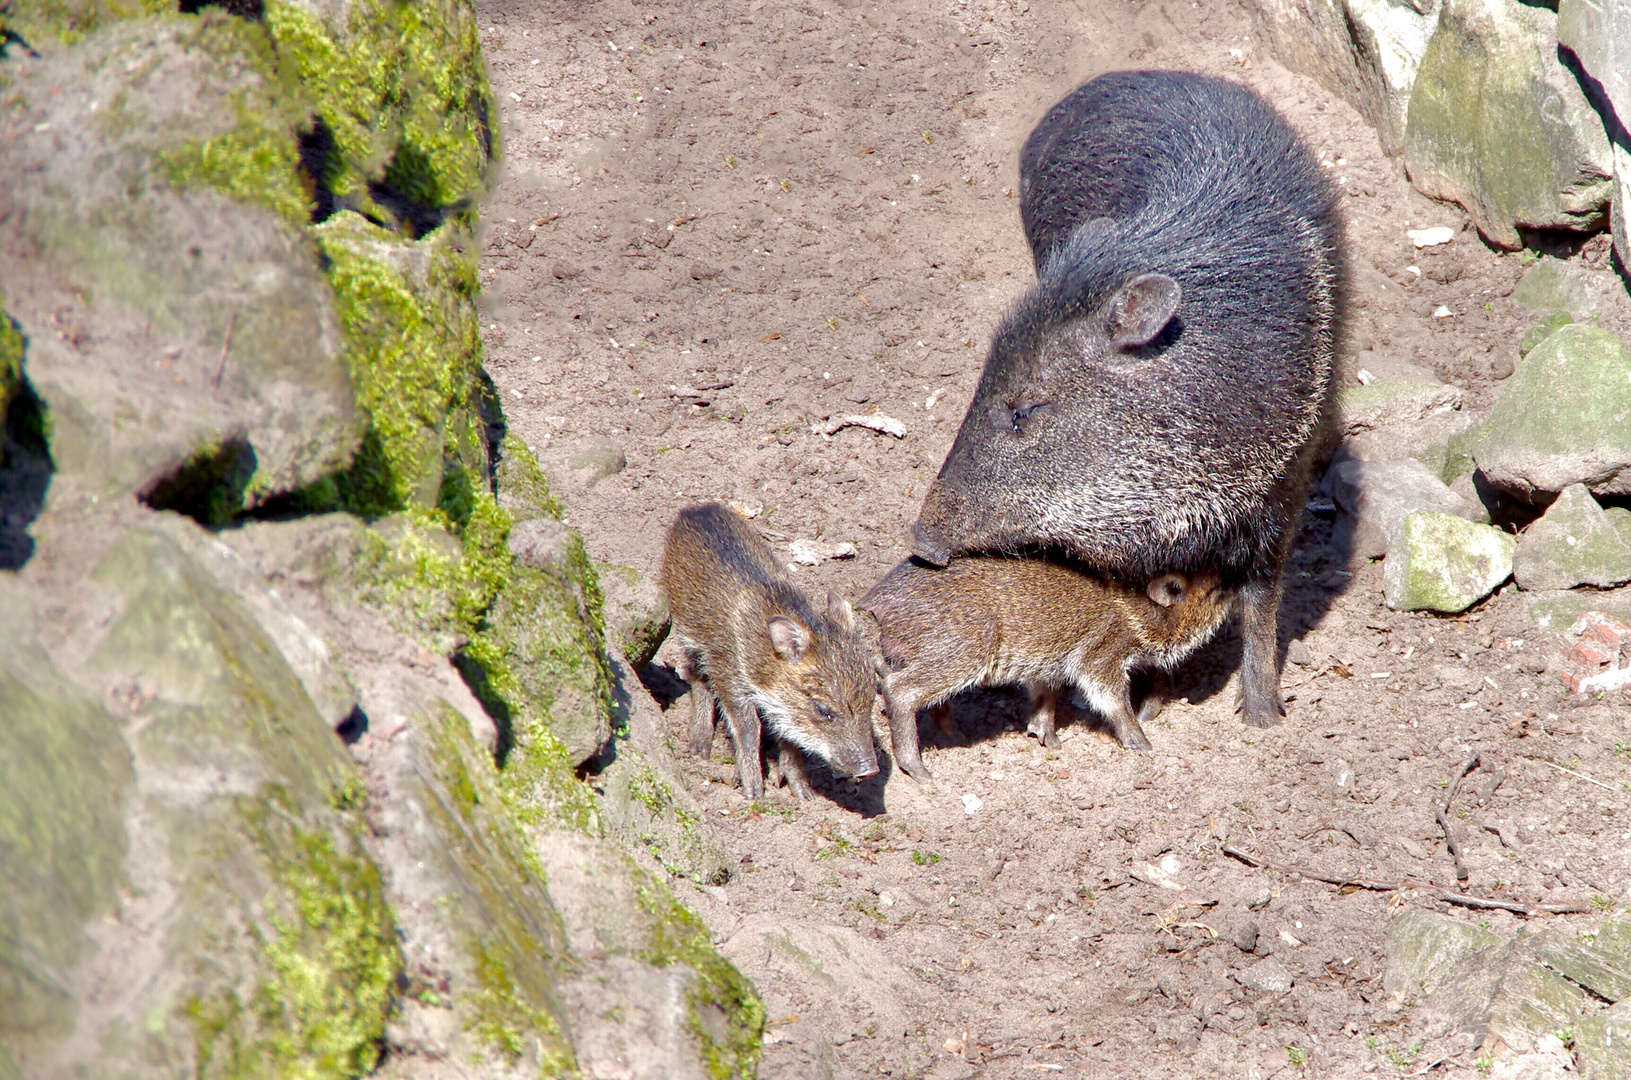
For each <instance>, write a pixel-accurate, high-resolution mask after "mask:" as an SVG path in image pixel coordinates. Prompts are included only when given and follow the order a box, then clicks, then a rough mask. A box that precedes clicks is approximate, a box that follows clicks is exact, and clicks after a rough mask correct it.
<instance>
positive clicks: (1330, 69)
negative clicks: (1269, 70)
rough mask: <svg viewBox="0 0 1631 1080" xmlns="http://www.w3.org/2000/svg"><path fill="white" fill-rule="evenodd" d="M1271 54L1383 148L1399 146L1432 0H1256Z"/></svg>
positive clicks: (1433, 20) (1432, 19)
mask: <svg viewBox="0 0 1631 1080" xmlns="http://www.w3.org/2000/svg"><path fill="white" fill-rule="evenodd" d="M1257 9H1258V12H1259V13H1260V15H1261V16H1262V24H1263V26H1264V28H1265V29H1266V30H1267V31H1268V36H1269V40H1270V43H1271V45H1272V47H1273V49H1274V54H1275V56H1276V57H1278V58H1279V59H1280V61H1281V62H1282V63H1284V64H1285V65H1286V66H1287V67H1290V68H1294V69H1296V70H1298V71H1301V72H1303V73H1304V74H1307V75H1312V76H1313V77H1314V78H1316V79H1318V80H1319V81H1320V83H1321V85H1323V86H1325V87H1326V88H1327V89H1328V90H1331V91H1332V92H1333V93H1336V94H1338V95H1340V96H1341V97H1342V98H1344V99H1345V100H1346V101H1347V102H1348V103H1349V104H1351V105H1353V107H1354V108H1356V109H1358V110H1359V112H1360V114H1361V115H1362V116H1364V118H1365V119H1366V120H1367V121H1368V122H1369V123H1370V124H1371V125H1372V126H1373V127H1375V128H1376V130H1377V134H1378V135H1379V136H1380V137H1381V142H1382V150H1383V152H1384V153H1387V154H1389V155H1392V154H1397V153H1398V152H1399V151H1400V150H1401V149H1402V148H1403V146H1404V136H1405V121H1406V116H1407V110H1408V106H1409V102H1410V92H1411V88H1412V87H1413V86H1414V85H1415V81H1416V73H1417V69H1418V68H1419V66H1420V64H1421V58H1422V54H1423V53H1424V52H1426V50H1427V43H1428V41H1429V39H1430V38H1431V37H1432V35H1433V30H1434V28H1435V27H1436V26H1437V25H1438V18H1439V12H1438V6H1437V5H1436V4H1434V3H1432V2H1431V0H1408V2H1403V3H1396V2H1393V0H1257Z"/></svg>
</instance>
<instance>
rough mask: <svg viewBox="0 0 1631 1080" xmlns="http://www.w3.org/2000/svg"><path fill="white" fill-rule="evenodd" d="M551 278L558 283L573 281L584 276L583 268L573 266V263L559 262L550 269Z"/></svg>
mask: <svg viewBox="0 0 1631 1080" xmlns="http://www.w3.org/2000/svg"><path fill="white" fill-rule="evenodd" d="M549 276H550V277H552V278H554V279H555V280H556V281H571V280H572V279H573V278H578V277H582V276H583V267H581V266H573V265H572V264H571V263H564V262H558V263H556V264H555V265H553V266H551V267H550V268H549Z"/></svg>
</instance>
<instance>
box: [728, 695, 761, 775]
mask: <svg viewBox="0 0 1631 1080" xmlns="http://www.w3.org/2000/svg"><path fill="white" fill-rule="evenodd" d="M719 704H720V707H721V709H722V710H723V711H724V713H725V726H726V727H728V728H729V729H730V733H731V745H732V746H734V747H735V748H736V775H737V776H738V777H739V778H741V781H742V794H743V795H746V796H747V797H748V798H750V799H762V798H764V793H765V773H764V766H763V765H762V764H761V763H760V761H759V737H760V731H759V710H758V709H756V708H754V706H753V704H752V703H751V702H733V701H730V700H727V699H726V698H720V699H719Z"/></svg>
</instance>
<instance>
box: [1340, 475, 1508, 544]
mask: <svg viewBox="0 0 1631 1080" xmlns="http://www.w3.org/2000/svg"><path fill="white" fill-rule="evenodd" d="M1327 486H1328V488H1329V490H1330V493H1331V498H1332V499H1334V500H1335V501H1336V504H1337V505H1338V506H1339V507H1341V508H1342V511H1343V514H1342V517H1341V518H1340V519H1339V520H1338V522H1337V533H1336V538H1335V540H1334V542H1335V543H1336V544H1337V545H1338V547H1339V548H1347V549H1348V550H1349V551H1351V552H1352V554H1353V555H1355V556H1358V557H1362V558H1367V559H1375V558H1380V557H1381V556H1382V555H1385V554H1387V550H1388V537H1389V535H1390V534H1391V533H1392V531H1393V529H1394V527H1395V526H1396V525H1398V523H1399V522H1400V521H1401V520H1403V518H1404V516H1405V515H1406V514H1408V513H1410V512H1412V511H1414V510H1437V511H1440V512H1442V513H1446V514H1454V515H1456V516H1457V517H1461V518H1465V519H1467V520H1468V521H1478V520H1480V519H1481V518H1482V519H1486V520H1487V517H1488V515H1487V514H1486V513H1485V512H1484V508H1483V506H1482V505H1481V504H1479V503H1477V502H1469V501H1468V500H1466V499H1465V498H1463V497H1462V496H1460V495H1458V494H1457V493H1456V492H1454V491H1452V490H1450V487H1449V486H1448V485H1447V484H1445V483H1444V481H1443V480H1440V479H1439V478H1438V476H1437V474H1435V473H1434V472H1433V471H1432V470H1431V469H1429V468H1428V467H1427V466H1425V465H1423V464H1422V463H1421V462H1419V461H1417V460H1415V459H1414V458H1407V459H1405V460H1404V461H1351V460H1350V461H1344V462H1342V463H1340V464H1338V465H1337V466H1336V467H1335V468H1333V469H1332V470H1331V472H1330V474H1329V476H1328V478H1327Z"/></svg>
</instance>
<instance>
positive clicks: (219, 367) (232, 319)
mask: <svg viewBox="0 0 1631 1080" xmlns="http://www.w3.org/2000/svg"><path fill="white" fill-rule="evenodd" d="M237 325H238V313H237V312H236V311H234V312H232V313H231V314H230V315H228V316H227V333H226V337H224V338H222V339H221V362H220V363H218V364H216V365H215V389H217V390H219V389H221V376H222V375H224V374H226V370H227V350H229V349H231V348H232V329H233V327H235V326H237Z"/></svg>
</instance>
